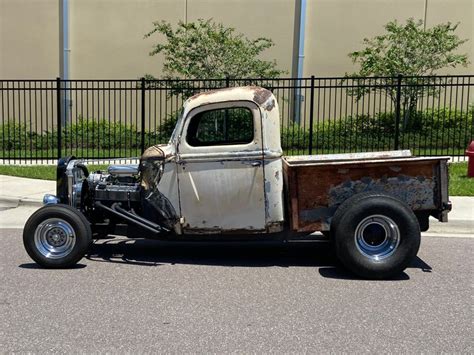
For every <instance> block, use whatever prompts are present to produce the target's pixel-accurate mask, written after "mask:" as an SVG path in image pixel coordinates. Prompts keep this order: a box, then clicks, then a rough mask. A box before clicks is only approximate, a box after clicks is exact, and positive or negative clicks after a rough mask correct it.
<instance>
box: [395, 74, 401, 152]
mask: <svg viewBox="0 0 474 355" xmlns="http://www.w3.org/2000/svg"><path fill="white" fill-rule="evenodd" d="M401 93H402V74H398V76H397V104H396V106H395V150H398V149H399V148H400V147H399V146H400V137H399V136H400V114H401V112H400V111H401V104H400V101H401Z"/></svg>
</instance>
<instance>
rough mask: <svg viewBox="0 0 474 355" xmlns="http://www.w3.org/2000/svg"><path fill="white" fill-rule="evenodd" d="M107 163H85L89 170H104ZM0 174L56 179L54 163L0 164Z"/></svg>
mask: <svg viewBox="0 0 474 355" xmlns="http://www.w3.org/2000/svg"><path fill="white" fill-rule="evenodd" d="M107 166H108V165H87V168H88V169H89V171H96V170H105V169H107ZM0 175H10V176H20V177H25V178H30V179H41V180H56V165H31V166H29V165H0Z"/></svg>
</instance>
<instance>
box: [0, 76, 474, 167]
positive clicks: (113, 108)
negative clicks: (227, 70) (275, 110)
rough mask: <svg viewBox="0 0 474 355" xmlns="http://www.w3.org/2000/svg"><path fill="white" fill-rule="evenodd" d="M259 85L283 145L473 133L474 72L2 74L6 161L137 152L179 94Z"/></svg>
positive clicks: (384, 146) (453, 152)
mask: <svg viewBox="0 0 474 355" xmlns="http://www.w3.org/2000/svg"><path fill="white" fill-rule="evenodd" d="M242 85H258V86H263V87H266V88H268V89H270V90H271V91H272V92H273V93H274V95H275V96H276V98H277V100H278V103H279V106H280V115H281V122H280V124H281V143H282V147H283V150H284V152H285V154H287V155H294V154H326V153H346V152H361V151H382V150H392V149H411V150H412V151H413V152H414V154H416V155H423V156H432V155H450V156H457V157H460V156H463V155H464V150H465V148H466V147H467V145H468V144H469V142H470V141H471V140H472V139H474V138H473V137H474V118H473V116H474V88H473V85H474V76H473V75H461V76H429V77H428V76H423V77H403V76H398V77H380V78H373V77H370V78H369V77H368V78H345V77H337V78H336V77H334V78H316V77H314V76H313V77H310V78H286V79H283V78H279V79H239V80H234V79H231V80H229V79H219V80H179V81H171V80H159V81H145V80H144V79H142V80H68V81H63V80H59V79H56V80H1V81H0V115H1V122H0V127H1V132H0V140H1V150H0V154H1V156H0V159H2V161H3V163H19V162H26V161H28V162H34V161H38V162H39V161H46V160H53V159H57V158H58V157H60V156H65V155H75V156H77V157H81V158H85V159H112V158H132V157H138V156H140V154H141V152H142V151H143V150H144V149H145V148H146V147H148V146H150V145H152V144H157V143H165V142H167V141H168V138H169V136H170V134H171V132H172V130H173V127H174V124H175V121H176V117H177V115H178V114H179V112H180V109H181V106H182V104H183V101H184V100H185V99H186V98H187V97H189V96H190V95H192V94H194V93H197V92H200V91H205V90H211V89H215V88H221V87H232V86H242Z"/></svg>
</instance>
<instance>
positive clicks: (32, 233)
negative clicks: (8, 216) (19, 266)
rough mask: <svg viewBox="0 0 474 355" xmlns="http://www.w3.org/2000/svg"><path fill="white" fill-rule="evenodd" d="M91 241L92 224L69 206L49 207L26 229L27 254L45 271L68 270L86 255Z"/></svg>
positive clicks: (24, 241) (41, 211)
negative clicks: (49, 269)
mask: <svg viewBox="0 0 474 355" xmlns="http://www.w3.org/2000/svg"><path fill="white" fill-rule="evenodd" d="M91 240H92V232H91V228H90V224H89V221H88V220H87V219H86V218H85V217H84V215H82V213H80V212H79V211H77V210H76V209H74V208H72V207H71V206H68V205H63V204H57V205H47V206H44V207H42V208H40V209H39V210H37V211H36V212H35V213H33V214H32V215H31V217H30V218H29V219H28V221H27V222H26V224H25V228H24V230H23V244H24V246H25V249H26V252H27V253H28V255H29V256H30V257H31V258H32V259H33V260H34V261H35V262H36V263H38V264H39V265H41V266H42V267H45V268H67V267H71V266H73V265H75V264H76V263H77V262H78V261H79V260H81V259H82V257H83V256H84V255H85V253H86V251H87V249H88V247H89V245H90V243H91Z"/></svg>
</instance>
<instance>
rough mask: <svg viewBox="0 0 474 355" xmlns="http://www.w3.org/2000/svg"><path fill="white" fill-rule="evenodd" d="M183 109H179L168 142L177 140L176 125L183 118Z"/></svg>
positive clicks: (178, 124)
mask: <svg viewBox="0 0 474 355" xmlns="http://www.w3.org/2000/svg"><path fill="white" fill-rule="evenodd" d="M183 112H184V109H181V112H180V113H179V115H178V119H177V120H176V124H175V126H174V129H173V133H171V138H170V140H169V142H168V144H172V143H173V142H176V141H177V140H178V127H179V126H180V125H181V119H182V118H183Z"/></svg>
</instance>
